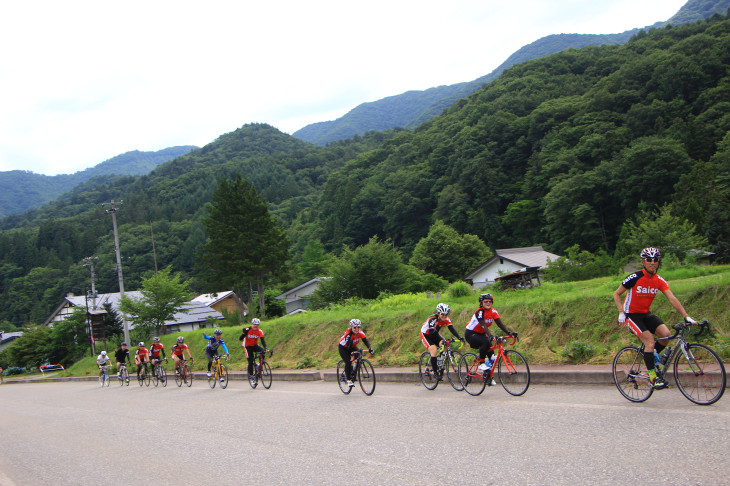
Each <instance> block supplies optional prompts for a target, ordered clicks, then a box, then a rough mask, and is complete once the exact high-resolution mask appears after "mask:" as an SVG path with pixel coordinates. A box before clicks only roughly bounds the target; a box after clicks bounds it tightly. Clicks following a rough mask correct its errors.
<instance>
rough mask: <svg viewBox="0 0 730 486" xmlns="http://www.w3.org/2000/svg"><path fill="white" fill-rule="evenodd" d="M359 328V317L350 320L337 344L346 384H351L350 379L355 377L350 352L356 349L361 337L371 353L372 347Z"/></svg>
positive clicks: (360, 326)
mask: <svg viewBox="0 0 730 486" xmlns="http://www.w3.org/2000/svg"><path fill="white" fill-rule="evenodd" d="M361 329H362V323H361V322H360V319H352V320H350V327H349V328H348V329H347V331H345V334H343V335H342V337H341V338H340V344H339V346H337V350H338V351H339V352H340V358H342V361H344V362H345V377H346V378H347V385H348V386H353V383H352V380H354V379H355V377H354V376H352V361H351V360H352V352H353V351H356V350H357V345H358V343H359V342H360V340H361V339H362V342H363V343H365V346H367V347H368V353H370V354H371V355H372V354H373V348H372V347H370V343H369V342H368V338H366V337H365V333H364V332H362V331H361Z"/></svg>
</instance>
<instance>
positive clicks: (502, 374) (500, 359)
mask: <svg viewBox="0 0 730 486" xmlns="http://www.w3.org/2000/svg"><path fill="white" fill-rule="evenodd" d="M508 339H511V340H512V341H511V342H508V341H507V340H508ZM516 342H517V336H496V337H495V344H494V346H492V347H491V348H490V349H489V350H490V351H495V356H494V363H492V367H491V368H490V369H489V370H486V371H480V370H479V365H480V364H482V363H480V362H479V356H477V355H476V354H474V353H467V354H465V355H464V356H463V357H462V358H461V360H460V361H459V380H460V381H461V384H462V386H463V387H464V389H465V390H466V392H467V393H468V394H469V395H474V396H477V395H480V394H481V393H482V392H483V391H484V388H486V386H487V385H489V386H492V383H493V380H492V378H493V377H494V370H495V369H496V370H497V376H498V377H499V382H500V383H501V384H502V387H503V388H504V389H505V390H506V391H507V393H509V394H510V395H514V396H516V397H518V396H520V395H523V394H524V393H525V392H526V391H527V388H528V387H529V386H530V365H528V364H527V360H526V359H525V357H524V356H523V355H522V354H520V353H519V352H518V351H515V350H514V349H507V350H505V349H504V344H505V343H506V344H509V345H510V346H514V344H515V343H516Z"/></svg>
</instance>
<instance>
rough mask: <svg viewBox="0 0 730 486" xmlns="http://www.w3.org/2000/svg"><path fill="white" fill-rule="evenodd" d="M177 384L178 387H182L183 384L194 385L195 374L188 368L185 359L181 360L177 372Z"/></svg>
mask: <svg viewBox="0 0 730 486" xmlns="http://www.w3.org/2000/svg"><path fill="white" fill-rule="evenodd" d="M191 361H192V359H191ZM175 383H177V386H182V384H183V383H185V384H186V385H187V386H192V385H193V374H192V373H191V372H190V368H188V364H187V360H185V359H183V358H180V361H179V362H178V366H177V369H176V370H175Z"/></svg>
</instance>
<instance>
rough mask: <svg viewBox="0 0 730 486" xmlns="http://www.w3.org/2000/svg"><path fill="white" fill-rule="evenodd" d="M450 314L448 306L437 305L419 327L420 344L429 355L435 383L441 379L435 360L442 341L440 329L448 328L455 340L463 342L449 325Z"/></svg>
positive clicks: (451, 325)
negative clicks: (421, 343)
mask: <svg viewBox="0 0 730 486" xmlns="http://www.w3.org/2000/svg"><path fill="white" fill-rule="evenodd" d="M450 312H451V309H450V308H449V306H448V304H443V303H441V304H438V305H437V306H436V313H435V314H433V315H431V316H429V317H428V319H426V322H424V323H423V325H422V326H421V342H423V345H424V346H426V349H428V352H429V353H431V369H432V370H434V376H435V377H436V381H441V379H442V378H443V377H442V376H441V373H440V372H437V371H436V370H438V369H439V367H438V361H437V360H436V356H437V355H438V347H439V344H441V341H442V340H443V338H442V337H441V334H439V331H441V328H442V327H444V326H448V328H449V331H451V334H453V335H454V336H456V339H458V340H459V341H461V342H464V338H463V337H461V336H459V333H458V332H457V331H456V329H454V325H453V324H452V323H451V319H449V313H450Z"/></svg>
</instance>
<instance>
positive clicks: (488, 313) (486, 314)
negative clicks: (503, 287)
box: [466, 307, 499, 334]
mask: <svg viewBox="0 0 730 486" xmlns="http://www.w3.org/2000/svg"><path fill="white" fill-rule="evenodd" d="M496 319H499V312H497V310H496V309H494V308H493V307H492V308H489V309H484V308H482V307H479V308H478V309H477V310H476V311H475V312H474V315H472V316H471V320H470V321H469V324H467V325H466V328H467V329H468V330H469V331H474V332H476V333H478V334H486V330H485V329H484V327H483V326H482V325H481V324H480V322H479V321H480V320H484V325H485V326H487V327H489V326H491V325H492V323H493V322H494V321H495V320H496Z"/></svg>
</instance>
